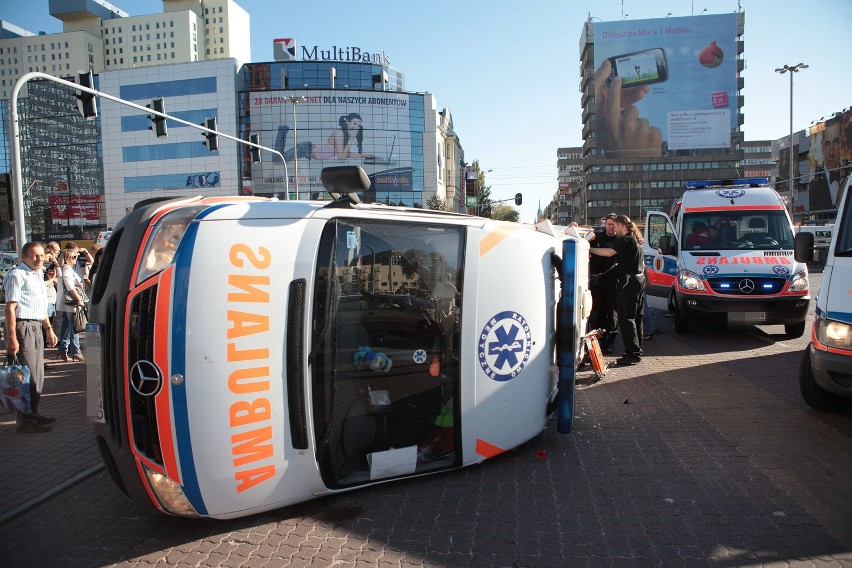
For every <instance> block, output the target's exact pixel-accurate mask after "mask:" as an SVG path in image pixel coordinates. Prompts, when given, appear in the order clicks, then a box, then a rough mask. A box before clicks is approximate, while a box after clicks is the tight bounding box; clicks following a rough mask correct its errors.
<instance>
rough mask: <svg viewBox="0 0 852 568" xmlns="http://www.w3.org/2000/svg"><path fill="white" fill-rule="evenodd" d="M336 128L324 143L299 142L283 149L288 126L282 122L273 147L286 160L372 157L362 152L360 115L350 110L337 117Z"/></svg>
mask: <svg viewBox="0 0 852 568" xmlns="http://www.w3.org/2000/svg"><path fill="white" fill-rule="evenodd" d="M337 123H338V128H336V129H334V130H333V131H332V132H331V134H329V135H328V138H327V139H326V143H325V144H323V145H321V146H318V145H317V144H314V143H313V142H307V141H306V142H299V143H298V144H296V146H295V147H294V148H290V149H288V150H286V151H284V150H283V148H284V146H285V145H286V141H287V135H288V134H289V132H290V127H289V126H287V125H286V124H282V125H281V126H279V127H278V137H277V138H276V140H275V149H276V150H278V151H279V152H281V154H282V155H283V156H284V159H285V160H287V161H288V162H290V161H292V160H293V158H294V157H296V156H298V157H299V158H305V159H308V160H335V159H337V160H351V159H373V158H375V156H374V155H373V154H365V153H364V126H363V119H362V118H361V115H359V114H358V113H356V112H352V113H349V114H346V115H343V116H341V117H340V118H338V119H337Z"/></svg>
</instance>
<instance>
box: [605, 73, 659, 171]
mask: <svg viewBox="0 0 852 568" xmlns="http://www.w3.org/2000/svg"><path fill="white" fill-rule="evenodd" d="M611 74H612V63H611V62H610V60H609V59H607V60H605V61H604V62H603V64H602V65H601V66H600V67H599V68H598V70H597V72H595V105H596V109H595V113H596V119H597V122H598V144H599V147H600V148H601V149H602V150H603V151H604V153H605V155H607V156H623V157H629V158H634V157H635V158H655V157H658V156H660V154H661V153H662V145H663V135H662V133H661V132H660V129H659V128H657V127H656V126H651V125H650V124H649V123H648V120H647V119H645V118H641V117H640V116H639V109H638V108H637V107H636V106H635V104H634V103H636V102H638V101H639V100H641V99H642V98H643V97H644V96H645V95H646V94H647V93H648V91H649V87H648V85H641V86H636V87H628V88H625V89H622V88H621V87H622V78H621V77H619V76H615V77H613V78H612V79H611V80H609V81H608V79H609V78H610V76H611ZM607 83H609V84H607Z"/></svg>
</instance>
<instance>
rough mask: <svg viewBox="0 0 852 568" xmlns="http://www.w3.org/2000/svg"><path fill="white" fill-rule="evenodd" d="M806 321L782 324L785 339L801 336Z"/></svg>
mask: <svg viewBox="0 0 852 568" xmlns="http://www.w3.org/2000/svg"><path fill="white" fill-rule="evenodd" d="M806 323H807V322H804V321H802V322H799V323H791V324H788V325H785V326H784V333H785V334H786V335H787V339H796V338H799V337H802V336H803V335H804V334H805V324H806Z"/></svg>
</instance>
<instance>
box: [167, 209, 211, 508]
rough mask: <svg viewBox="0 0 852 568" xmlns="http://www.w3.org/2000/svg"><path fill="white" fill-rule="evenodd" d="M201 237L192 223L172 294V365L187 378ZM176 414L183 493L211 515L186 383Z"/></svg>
mask: <svg viewBox="0 0 852 568" xmlns="http://www.w3.org/2000/svg"><path fill="white" fill-rule="evenodd" d="M197 236H198V223H196V222H192V223H190V224H189V227H187V229H186V233H185V234H184V236H183V240H181V243H180V246H179V247H178V250H177V252H176V253H175V260H174V264H175V277H174V282H173V290H174V292H173V295H172V352H171V361H170V362H169V364H170V366H171V369H172V373H179V374H181V375H183V376H184V377H185V376H186V310H187V294H188V291H189V269H190V265H191V264H192V251H193V250H194V248H195V239H196V237H197ZM171 391H172V413H173V417H174V421H175V438H176V441H177V448H178V452H177V454H178V459H179V460H180V470H181V474H182V475H183V492H184V494H185V495H186V498H187V499H189V502H190V503H191V504H192V506H193V508H194V509H195V511H196V512H197V513H198V514H199V515H206V514H207V507H206V506H205V505H204V498H203V497H202V496H201V487H199V485H198V474H197V473H196V471H195V459H194V458H193V455H192V440H191V439H190V436H189V414H188V412H187V406H186V382H184V383H183V384H181V385H172V388H171Z"/></svg>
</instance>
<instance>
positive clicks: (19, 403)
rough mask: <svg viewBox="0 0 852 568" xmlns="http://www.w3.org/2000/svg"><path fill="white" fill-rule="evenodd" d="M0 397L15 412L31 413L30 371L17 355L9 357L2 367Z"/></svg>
mask: <svg viewBox="0 0 852 568" xmlns="http://www.w3.org/2000/svg"><path fill="white" fill-rule="evenodd" d="M0 397H2V398H3V400H4V402H6V403H7V404H8V405H9V406H10V407H13V408H14V409H15V410H17V411H19V412H25V413H28V412H30V370H29V368H27V366H26V365H21V364H20V363H19V362H18V357H17V356H16V355H9V356H7V357H6V364H5V365H3V366H0ZM10 409H11V408H10Z"/></svg>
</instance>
